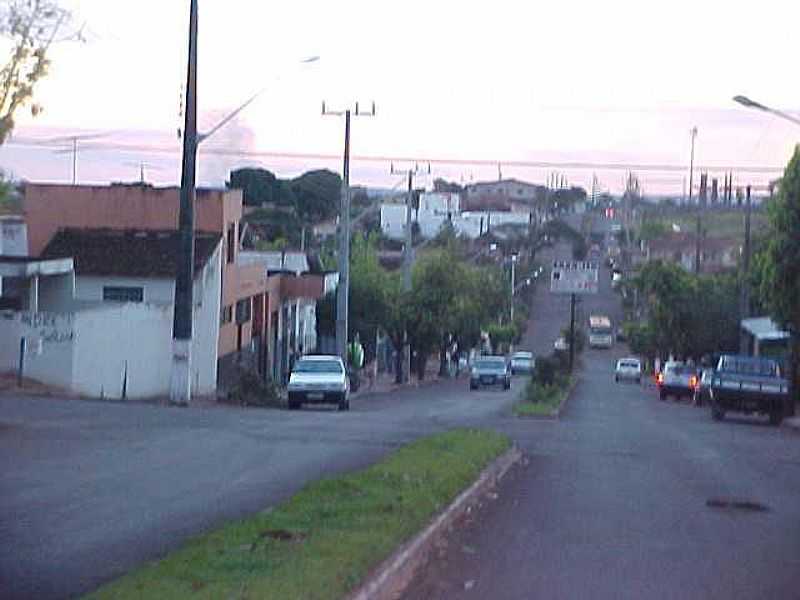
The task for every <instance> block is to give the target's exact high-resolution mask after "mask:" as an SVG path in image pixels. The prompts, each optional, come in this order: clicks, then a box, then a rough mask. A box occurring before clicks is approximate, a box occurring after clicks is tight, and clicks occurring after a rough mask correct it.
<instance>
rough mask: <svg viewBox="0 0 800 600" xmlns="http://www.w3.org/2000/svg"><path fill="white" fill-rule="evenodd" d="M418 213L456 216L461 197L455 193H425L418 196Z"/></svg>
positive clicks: (459, 210) (459, 207) (458, 211)
mask: <svg viewBox="0 0 800 600" xmlns="http://www.w3.org/2000/svg"><path fill="white" fill-rule="evenodd" d="M419 210H420V212H427V213H437V214H441V215H445V216H447V215H457V214H458V213H460V212H461V196H460V195H459V194H457V193H455V192H425V193H422V194H420V196H419Z"/></svg>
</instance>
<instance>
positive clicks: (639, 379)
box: [636, 377, 642, 385]
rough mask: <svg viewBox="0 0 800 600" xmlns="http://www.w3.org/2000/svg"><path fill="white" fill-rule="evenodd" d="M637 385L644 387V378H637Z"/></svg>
mask: <svg viewBox="0 0 800 600" xmlns="http://www.w3.org/2000/svg"><path fill="white" fill-rule="evenodd" d="M636 383H637V384H638V385H642V378H641V377H637V378H636Z"/></svg>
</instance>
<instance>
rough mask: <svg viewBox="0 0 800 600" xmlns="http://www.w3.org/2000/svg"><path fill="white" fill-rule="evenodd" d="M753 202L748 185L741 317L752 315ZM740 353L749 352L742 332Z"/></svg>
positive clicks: (740, 301) (745, 336)
mask: <svg viewBox="0 0 800 600" xmlns="http://www.w3.org/2000/svg"><path fill="white" fill-rule="evenodd" d="M751 213H752V203H751V201H750V186H749V185H748V186H747V204H746V205H745V213H744V248H742V273H741V283H740V285H741V289H740V296H739V314H740V318H741V319H746V318H747V317H749V316H750V289H749V287H748V283H749V282H748V277H749V275H750V216H751ZM739 353H740V354H747V334H745V333H744V332H741V334H740V337H739Z"/></svg>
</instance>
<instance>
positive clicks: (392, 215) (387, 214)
mask: <svg viewBox="0 0 800 600" xmlns="http://www.w3.org/2000/svg"><path fill="white" fill-rule="evenodd" d="M407 214H408V211H407V209H406V205H405V204H383V205H381V231H383V235H385V236H386V237H388V238H392V239H395V240H402V239H405V228H406V216H407ZM411 219H412V220H414V215H411Z"/></svg>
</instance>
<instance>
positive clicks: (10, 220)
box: [0, 214, 28, 296]
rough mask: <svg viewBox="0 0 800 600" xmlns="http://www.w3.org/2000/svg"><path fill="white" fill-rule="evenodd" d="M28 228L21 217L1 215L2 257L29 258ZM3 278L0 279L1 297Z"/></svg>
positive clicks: (0, 247)
mask: <svg viewBox="0 0 800 600" xmlns="http://www.w3.org/2000/svg"><path fill="white" fill-rule="evenodd" d="M27 254H28V228H27V226H26V225H25V219H24V218H23V217H22V216H21V215H13V214H7V215H4V214H0V256H27ZM2 295H3V278H2V277H0V296H2Z"/></svg>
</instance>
